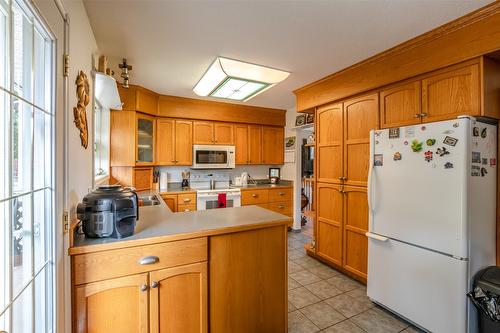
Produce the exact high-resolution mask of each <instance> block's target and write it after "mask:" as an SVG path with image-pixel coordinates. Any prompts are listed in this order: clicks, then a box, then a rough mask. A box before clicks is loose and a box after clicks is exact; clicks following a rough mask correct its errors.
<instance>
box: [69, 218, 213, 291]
mask: <svg viewBox="0 0 500 333" xmlns="http://www.w3.org/2000/svg"><path fill="white" fill-rule="evenodd" d="M139 221H140V220H139ZM139 223H140V222H139ZM148 256H156V257H157V258H158V259H157V261H156V262H154V263H149V264H141V263H140V260H141V259H142V258H144V257H148ZM73 258H74V259H73V279H74V284H76V285H79V284H83V283H89V282H95V281H99V280H105V279H111V278H115V277H120V276H125V275H130V274H137V273H144V272H149V271H152V270H157V269H164V268H169V267H173V266H179V265H186V264H191V263H195V262H201V261H206V260H207V239H206V238H194V239H189V240H181V241H175V242H169V243H158V244H153V245H143V246H135V247H130V248H125V249H116V250H108V251H103V252H93V253H88V254H82V255H76V256H74V257H73Z"/></svg>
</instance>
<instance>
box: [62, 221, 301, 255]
mask: <svg viewBox="0 0 500 333" xmlns="http://www.w3.org/2000/svg"><path fill="white" fill-rule="evenodd" d="M290 222H293V219H292V218H284V219H280V220H271V221H268V222H258V223H252V224H246V225H243V226H232V227H224V228H217V229H212V230H200V231H194V232H188V233H181V234H172V235H161V236H157V237H149V238H142V239H133V240H127V239H123V240H121V241H119V242H113V243H107V244H93V245H84V246H77V247H71V248H69V249H68V255H70V256H74V255H80V254H87V253H94V252H101V251H108V250H117V249H123V248H130V247H137V246H144V245H150V244H157V243H167V242H172V241H179V240H186V239H192V238H200V237H210V236H216V235H222V234H230V233H235V232H240V231H247V230H254V229H262V228H268V227H274V226H280V225H288V224H290Z"/></svg>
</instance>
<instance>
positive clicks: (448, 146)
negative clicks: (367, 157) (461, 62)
mask: <svg viewBox="0 0 500 333" xmlns="http://www.w3.org/2000/svg"><path fill="white" fill-rule="evenodd" d="M469 121H470V120H469V119H457V120H451V121H443V122H438V123H429V124H423V125H418V126H407V127H401V128H399V133H398V131H397V130H392V131H391V130H381V131H375V132H372V141H371V143H372V151H373V154H374V155H373V156H372V160H373V166H372V170H371V174H370V176H369V186H370V188H369V204H370V214H371V216H370V225H369V230H370V232H372V233H375V234H379V235H383V236H386V237H389V238H393V239H397V240H402V241H404V242H407V243H411V244H416V245H418V246H421V247H424V248H428V249H432V250H434V251H439V252H442V253H446V254H450V255H453V256H456V257H461V258H467V257H468V254H467V242H466V241H465V240H466V239H467V228H466V220H467V219H466V216H467V214H466V212H467V181H468V178H467V174H468V166H469V164H470V162H469V159H470V156H468V153H467V151H468V144H469V143H468V141H469V128H470V124H469ZM419 145H420V147H419ZM419 148H420V149H419ZM414 150H417V151H414Z"/></svg>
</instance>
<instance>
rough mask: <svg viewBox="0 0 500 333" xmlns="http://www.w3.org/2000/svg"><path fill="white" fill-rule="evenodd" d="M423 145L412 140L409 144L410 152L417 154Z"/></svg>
mask: <svg viewBox="0 0 500 333" xmlns="http://www.w3.org/2000/svg"><path fill="white" fill-rule="evenodd" d="M423 145H424V143H423V142H420V141H418V140H416V139H415V140H413V141H412V142H411V150H413V151H414V152H415V153H418V152H419V151H421V150H422V148H423Z"/></svg>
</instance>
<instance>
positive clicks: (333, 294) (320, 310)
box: [288, 232, 421, 333]
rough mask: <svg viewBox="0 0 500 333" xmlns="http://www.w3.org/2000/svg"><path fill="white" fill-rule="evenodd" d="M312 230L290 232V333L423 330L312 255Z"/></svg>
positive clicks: (379, 332) (361, 286) (362, 286)
mask: <svg viewBox="0 0 500 333" xmlns="http://www.w3.org/2000/svg"><path fill="white" fill-rule="evenodd" d="M310 240H311V233H309V232H307V233H303V232H302V233H293V232H289V234H288V332H289V333H312V332H328V333H366V332H368V333H391V332H404V333H414V332H421V331H420V330H418V329H416V328H414V327H412V326H410V325H409V324H408V323H407V322H405V321H404V320H402V319H400V318H398V317H396V316H395V315H393V314H391V313H390V312H388V311H386V310H384V309H382V308H380V307H379V306H377V305H375V304H373V303H372V302H371V301H370V300H369V299H368V297H367V296H366V287H365V286H364V285H362V284H360V283H359V282H357V281H355V280H353V279H351V278H349V277H347V276H346V275H343V274H342V273H340V272H338V271H336V270H334V269H332V268H330V267H328V266H326V265H324V264H322V263H321V262H319V261H317V260H315V259H313V258H311V257H309V256H307V255H306V253H305V251H304V244H306V243H309V242H310Z"/></svg>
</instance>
